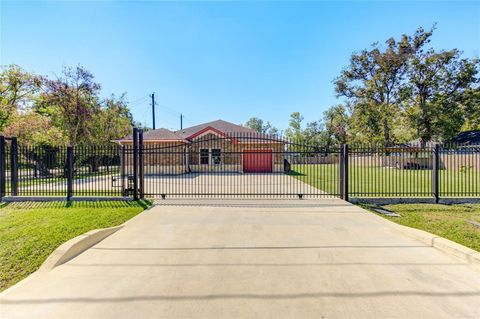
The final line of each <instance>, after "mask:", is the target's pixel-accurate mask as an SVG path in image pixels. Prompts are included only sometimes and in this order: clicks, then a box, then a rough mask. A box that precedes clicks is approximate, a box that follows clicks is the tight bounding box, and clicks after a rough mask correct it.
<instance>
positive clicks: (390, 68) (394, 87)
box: [335, 28, 433, 144]
mask: <svg viewBox="0 0 480 319" xmlns="http://www.w3.org/2000/svg"><path fill="white" fill-rule="evenodd" d="M432 32H433V28H432V30H430V31H425V30H424V29H423V28H419V29H418V30H417V31H416V32H415V34H414V35H413V36H407V35H403V36H402V37H401V39H400V40H399V41H396V40H395V39H394V38H390V39H388V40H387V41H386V42H385V44H386V47H385V48H382V47H380V46H379V44H378V43H375V44H373V46H372V49H371V50H363V51H361V52H360V53H359V54H353V55H352V57H351V58H350V65H349V66H348V67H347V68H346V69H344V70H343V71H342V72H341V75H340V76H339V77H338V78H337V79H336V80H335V91H336V92H337V96H344V97H346V98H347V99H348V100H349V101H350V102H351V103H352V106H353V109H354V110H353V112H352V115H353V116H355V117H356V122H358V123H357V124H358V126H359V127H367V126H369V125H372V124H374V127H373V128H372V130H371V132H370V133H374V134H376V135H377V137H380V135H381V138H382V140H383V142H384V143H385V144H390V143H391V142H392V141H393V139H394V137H393V136H392V133H391V132H392V119H393V118H394V116H395V114H396V113H397V112H398V111H399V110H400V103H401V101H402V97H403V95H402V94H401V91H402V80H403V78H404V76H405V73H406V72H407V66H408V64H407V62H408V60H409V59H410V57H411V56H412V55H414V54H415V53H416V52H418V51H419V50H421V48H422V47H423V46H424V45H425V44H426V43H427V42H428V41H429V38H430V36H431V35H432Z"/></svg>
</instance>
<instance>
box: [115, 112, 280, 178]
mask: <svg viewBox="0 0 480 319" xmlns="http://www.w3.org/2000/svg"><path fill="white" fill-rule="evenodd" d="M143 140H144V145H145V156H144V163H145V167H146V173H158V174H181V173H187V172H215V171H221V172H225V171H231V172H241V173H271V172H283V170H284V158H283V149H284V145H285V143H284V142H283V141H282V140H280V139H278V138H272V137H271V136H268V135H266V134H261V133H257V132H256V131H254V130H252V129H250V128H247V127H243V126H240V125H237V124H233V123H230V122H227V121H223V120H216V121H213V122H208V123H204V124H200V125H196V126H192V127H187V128H184V129H182V130H178V131H171V130H168V129H165V128H160V129H156V130H151V131H147V132H145V133H144V134H143ZM117 142H118V143H119V144H121V145H131V144H132V137H131V136H127V137H125V138H122V139H120V140H117Z"/></svg>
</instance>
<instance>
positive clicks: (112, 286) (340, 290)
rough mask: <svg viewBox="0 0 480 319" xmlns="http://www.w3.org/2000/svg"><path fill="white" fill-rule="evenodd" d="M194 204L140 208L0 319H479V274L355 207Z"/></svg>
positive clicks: (21, 295)
mask: <svg viewBox="0 0 480 319" xmlns="http://www.w3.org/2000/svg"><path fill="white" fill-rule="evenodd" d="M162 203H168V202H162ZM203 203H205V202H204V201H201V200H197V201H195V202H194V204H193V205H192V203H188V202H186V203H184V205H178V206H169V205H158V206H156V207H154V208H153V209H150V210H148V211H145V212H144V213H142V214H140V215H138V216H137V217H135V218H134V219H132V220H131V221H129V222H128V223H127V225H126V226H125V227H124V228H123V229H121V230H119V231H118V232H116V233H115V234H113V235H111V236H110V237H108V238H106V239H105V240H103V241H102V242H100V243H99V244H97V245H96V246H94V247H92V248H91V249H89V250H87V251H85V252H84V253H82V254H81V255H79V256H77V257H76V258H74V259H72V260H70V261H69V262H67V263H66V264H64V265H61V266H58V267H56V268H54V269H53V270H51V271H48V272H43V273H37V274H36V275H35V276H33V277H31V278H30V279H27V280H26V281H24V282H22V283H20V285H18V286H16V287H14V288H13V289H10V290H8V291H7V292H6V293H4V294H2V295H1V306H0V307H1V308H0V313H1V317H2V318H209V319H211V318H316V319H317V318H455V317H456V318H479V317H480V307H479V305H480V271H478V270H477V269H474V268H472V267H470V266H468V265H467V264H465V263H464V262H463V261H461V260H459V259H457V258H455V257H452V256H450V255H447V254H445V253H443V252H441V251H439V250H436V249H435V248H432V247H430V246H426V245H425V244H422V243H420V242H418V241H416V240H413V239H410V238H408V237H406V236H405V235H403V234H402V233H400V232H399V231H398V230H397V229H396V228H394V227H392V225H391V223H390V222H388V221H386V220H384V219H382V218H380V217H378V216H376V215H374V214H371V213H368V212H365V211H363V210H362V209H360V208H358V207H356V206H353V205H350V204H347V203H344V202H342V201H340V200H335V199H331V200H330V199H329V200H321V201H320V200H319V201H307V200H304V201H300V200H298V201H293V200H291V201H273V202H269V201H255V202H253V201H247V202H246V201H230V202H225V201H222V202H219V203H217V204H218V205H216V206H211V205H214V204H215V202H213V201H208V202H207V203H208V204H207V203H205V204H203ZM226 203H228V204H226Z"/></svg>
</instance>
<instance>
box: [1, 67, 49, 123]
mask: <svg viewBox="0 0 480 319" xmlns="http://www.w3.org/2000/svg"><path fill="white" fill-rule="evenodd" d="M40 85H41V77H39V76H36V75H34V74H31V73H28V72H26V71H24V70H23V69H21V68H20V67H19V66H17V65H9V66H6V67H2V68H1V70H0V132H3V130H4V128H5V127H6V126H7V125H9V124H10V122H11V119H12V117H14V116H15V115H16V114H17V112H18V111H19V110H25V109H26V108H27V107H29V104H31V101H32V98H33V95H34V94H35V93H36V92H38V90H39V88H40Z"/></svg>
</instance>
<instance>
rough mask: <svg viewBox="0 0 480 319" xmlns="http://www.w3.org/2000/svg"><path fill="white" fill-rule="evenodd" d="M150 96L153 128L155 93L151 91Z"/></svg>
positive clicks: (153, 124)
mask: <svg viewBox="0 0 480 319" xmlns="http://www.w3.org/2000/svg"><path fill="white" fill-rule="evenodd" d="M150 97H151V98H152V126H153V129H155V93H152V95H150Z"/></svg>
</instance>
